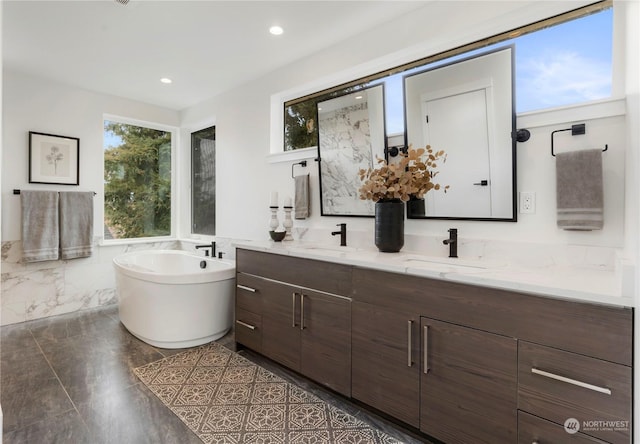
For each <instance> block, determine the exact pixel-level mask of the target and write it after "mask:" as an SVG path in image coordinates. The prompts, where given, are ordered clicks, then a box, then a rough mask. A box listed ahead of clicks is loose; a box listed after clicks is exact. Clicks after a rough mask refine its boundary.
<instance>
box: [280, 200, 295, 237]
mask: <svg viewBox="0 0 640 444" xmlns="http://www.w3.org/2000/svg"><path fill="white" fill-rule="evenodd" d="M283 208H284V222H282V226H283V227H284V231H285V232H286V233H287V234H285V235H284V240H286V241H292V240H293V236H291V228H292V227H293V219H291V210H293V207H286V206H285V207H283Z"/></svg>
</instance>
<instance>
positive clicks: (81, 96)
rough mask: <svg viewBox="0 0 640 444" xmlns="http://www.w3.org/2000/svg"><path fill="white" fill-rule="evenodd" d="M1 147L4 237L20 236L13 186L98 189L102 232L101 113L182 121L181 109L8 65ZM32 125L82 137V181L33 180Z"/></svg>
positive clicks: (97, 208)
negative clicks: (93, 89) (74, 184)
mask: <svg viewBox="0 0 640 444" xmlns="http://www.w3.org/2000/svg"><path fill="white" fill-rule="evenodd" d="M2 85H3V104H4V109H5V113H4V119H3V122H2V126H3V128H4V135H3V139H2V140H3V142H4V149H3V151H2V164H3V165H4V168H3V174H2V208H3V211H2V240H3V241H11V240H18V239H20V238H21V234H20V198H19V196H14V195H13V194H12V190H13V189H14V188H18V189H40V190H45V189H51V190H64V189H67V188H68V189H69V190H70V191H71V190H83V191H96V192H97V193H98V194H97V195H96V198H95V201H94V208H95V229H94V233H96V235H98V234H101V233H102V232H103V226H102V214H103V210H102V207H103V198H102V191H103V177H104V175H103V157H102V153H103V133H104V129H103V114H112V115H117V116H123V117H128V118H131V119H137V120H142V121H148V122H154V123H159V124H164V125H169V126H176V127H177V126H178V125H179V113H178V112H177V111H172V110H168V109H164V108H159V107H157V106H152V105H147V104H143V103H140V102H135V101H132V100H128V99H123V98H119V97H113V96H107V95H103V94H98V93H93V92H89V91H85V90H82V89H79V88H73V87H69V86H66V85H62V84H59V83H54V82H49V81H46V80H44V79H42V78H35V77H30V76H26V75H24V74H21V73H16V72H12V71H5V73H4V79H3V84H2ZM29 131H36V132H42V133H50V134H59V135H63V136H70V137H78V138H80V186H78V187H66V186H60V185H43V184H29V183H28V182H29V175H28V168H29V167H28V159H29V154H28V148H29V139H28V137H29Z"/></svg>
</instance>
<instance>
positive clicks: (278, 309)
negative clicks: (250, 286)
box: [261, 280, 300, 371]
mask: <svg viewBox="0 0 640 444" xmlns="http://www.w3.org/2000/svg"><path fill="white" fill-rule="evenodd" d="M261 291H262V353H263V354H264V355H265V356H267V357H269V358H271V359H273V360H274V361H277V362H279V363H280V364H282V365H285V366H287V367H289V368H290V369H292V370H295V371H299V370H300V294H299V292H298V289H297V288H296V287H293V286H290V285H285V284H280V283H277V282H273V281H267V280H264V281H263V283H262V284H261Z"/></svg>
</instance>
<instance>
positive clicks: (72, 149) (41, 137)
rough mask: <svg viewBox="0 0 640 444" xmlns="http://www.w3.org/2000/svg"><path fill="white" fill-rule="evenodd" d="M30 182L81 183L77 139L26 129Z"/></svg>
mask: <svg viewBox="0 0 640 444" xmlns="http://www.w3.org/2000/svg"><path fill="white" fill-rule="evenodd" d="M29 183H45V184H56V185H80V139H79V138H77V137H67V136H60V135H57V134H47V133H39V132H35V131H29Z"/></svg>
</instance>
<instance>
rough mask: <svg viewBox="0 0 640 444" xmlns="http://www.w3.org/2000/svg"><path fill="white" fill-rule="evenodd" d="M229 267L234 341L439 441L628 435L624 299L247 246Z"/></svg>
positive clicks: (605, 439)
mask: <svg viewBox="0 0 640 444" xmlns="http://www.w3.org/2000/svg"><path fill="white" fill-rule="evenodd" d="M236 267H237V271H238V274H237V283H238V289H237V292H236V341H237V342H239V343H241V344H244V345H245V346H247V347H249V348H252V349H254V350H256V351H258V352H261V353H263V354H264V355H266V356H268V357H270V358H272V359H274V360H275V361H278V362H280V363H282V364H283V365H285V366H287V367H289V368H292V369H294V370H296V371H299V372H300V373H302V374H304V375H306V376H308V377H309V378H311V379H313V380H315V381H318V382H320V383H322V384H324V385H326V386H328V387H331V388H332V389H334V390H336V391H338V392H340V393H343V394H345V395H346V396H351V397H352V398H354V399H357V400H358V401H361V402H362V403H364V404H366V405H368V406H371V407H373V408H375V409H377V410H379V411H381V412H384V413H386V414H388V415H390V416H392V417H394V418H396V419H398V420H400V421H402V422H404V423H406V424H408V425H410V426H413V427H415V428H416V429H419V430H421V431H422V432H424V433H425V434H427V435H429V436H432V437H434V438H437V439H439V440H441V441H442V442H446V443H447V444H452V443H465V444H467V443H474V444H476V443H478V444H479V443H491V444H502V443H510V444H513V443H523V444H524V443H526V444H531V443H538V444H545V443H554V444H556V443H564V442H571V443H574V442H575V443H583V442H584V443H587V442H589V443H591V442H594V443H600V442H601V443H610V444H618V443H629V442H630V441H631V436H632V430H631V426H632V424H631V411H632V403H633V397H632V373H633V368H632V357H633V356H632V349H633V347H632V339H633V310H632V309H630V308H625V307H615V306H607V305H603V304H594V303H588V302H581V301H573V300H562V299H558V298H551V297H541V296H534V295H529V294H524V293H517V292H513V291H508V290H500V289H493V288H487V287H479V286H474V285H467V284H462V283H455V282H449V281H444V280H439V279H429V278H423V277H418V276H411V275H407V274H402V273H389V272H383V271H379V270H372V269H366V268H359V267H352V266H348V265H340V264H335V263H331V262H324V261H316V260H308V259H301V258H294V257H290V256H281V255H274V254H269V253H262V252H254V251H247V250H242V249H239V250H238V254H237V265H236ZM348 296H350V298H349V297H348ZM568 419H575V420H576V421H578V422H579V423H580V424H581V425H582V428H581V429H580V431H579V432H577V433H574V434H569V433H567V432H566V431H565V427H564V424H565V421H566V420H568ZM585 421H586V422H585ZM597 421H605V422H606V421H619V423H616V424H618V425H622V426H623V427H620V430H616V431H609V430H602V429H597V428H598V427H600V428H602V427H605V426H603V425H602V424H600V423H597ZM594 424H595V426H594ZM599 424H600V425H599Z"/></svg>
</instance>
